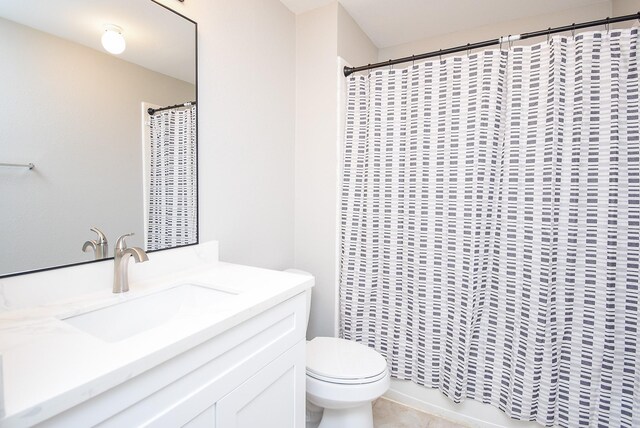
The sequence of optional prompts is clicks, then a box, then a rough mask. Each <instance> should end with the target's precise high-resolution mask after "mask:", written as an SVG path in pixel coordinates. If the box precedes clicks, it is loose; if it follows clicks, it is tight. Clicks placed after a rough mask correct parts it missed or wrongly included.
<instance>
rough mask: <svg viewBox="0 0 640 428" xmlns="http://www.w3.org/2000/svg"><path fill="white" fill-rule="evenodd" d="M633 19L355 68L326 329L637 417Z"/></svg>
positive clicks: (545, 409)
mask: <svg viewBox="0 0 640 428" xmlns="http://www.w3.org/2000/svg"><path fill="white" fill-rule="evenodd" d="M638 41H639V40H638V30H637V29H628V30H616V31H611V32H591V33H584V34H579V35H576V36H575V37H563V36H557V37H553V38H552V39H550V40H549V41H548V42H544V43H541V44H537V45H534V46H527V47H512V48H510V49H508V50H507V49H505V50H502V51H500V50H487V51H483V52H480V53H475V54H471V55H463V56H459V57H453V58H447V59H444V60H441V61H434V62H425V63H422V64H416V65H412V66H410V67H408V68H405V69H380V70H377V71H372V72H370V73H369V74H368V75H367V74H354V75H351V76H350V77H349V81H348V100H347V120H346V134H345V135H346V136H345V147H344V153H343V172H342V189H341V229H340V234H341V248H340V249H341V255H340V257H341V266H340V313H341V320H340V334H341V335H342V337H344V338H347V339H351V340H355V341H358V342H361V343H364V344H366V345H368V346H370V347H373V348H375V349H376V350H378V351H379V352H381V353H382V354H383V355H384V356H385V357H386V358H387V361H388V364H389V368H390V370H391V373H392V375H393V376H394V377H396V378H399V379H408V380H412V381H414V382H416V383H418V384H420V385H425V386H428V387H432V388H438V389H439V390H440V391H442V393H444V394H445V395H446V396H448V397H449V398H451V399H452V400H454V401H455V402H460V401H462V400H463V399H465V398H473V399H475V400H478V401H481V402H484V403H490V404H492V405H494V406H496V407H498V408H500V409H501V410H503V411H504V412H506V413H507V414H508V415H509V416H511V417H513V418H516V419H521V420H527V421H537V422H538V423H540V424H542V425H545V426H561V427H577V426H602V427H614V426H615V427H619V426H624V427H632V426H636V427H637V426H640V408H638V405H635V406H634V400H635V401H636V402H638V400H640V380H639V379H640V372H639V364H640V358H639V356H638V355H639V352H640V350H639V349H638V342H639V333H638V318H639V306H638V299H639V292H638V282H639V268H638V263H639V256H640V178H639V177H640V160H639V159H640V141H639V126H640V120H639V119H638V116H639V112H638V105H639V98H638V95H639V94H638V92H639V87H640V82H639V80H638Z"/></svg>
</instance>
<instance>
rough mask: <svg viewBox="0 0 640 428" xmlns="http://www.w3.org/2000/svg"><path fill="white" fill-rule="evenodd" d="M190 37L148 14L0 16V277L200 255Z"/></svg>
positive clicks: (146, 4) (95, 4) (11, 9)
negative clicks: (184, 252)
mask: <svg viewBox="0 0 640 428" xmlns="http://www.w3.org/2000/svg"><path fill="white" fill-rule="evenodd" d="M195 35H196V25H195V23H194V22H192V21H190V20H188V19H186V18H184V17H181V16H180V15H178V14H176V13H174V12H172V11H170V10H168V9H166V8H165V7H163V6H161V5H159V4H157V3H155V2H153V1H151V0H146V1H135V2H131V1H130V0H55V1H52V0H23V1H20V2H3V3H1V4H0V58H2V61H1V64H0V93H2V95H3V97H2V98H3V100H4V101H3V102H2V103H0V195H2V215H1V216H0V242H2V243H3V245H2V246H1V248H0V276H4V275H9V274H15V273H20V272H24V271H32V270H37V269H43V268H50V267H56V266H63V265H69V264H74V263H80V262H85V261H91V260H94V259H100V258H102V257H111V256H112V255H113V247H114V245H115V241H116V239H117V237H118V236H119V235H122V234H125V233H131V232H133V233H135V235H134V236H132V237H131V238H129V239H128V243H129V245H130V246H139V247H142V248H144V249H146V250H158V249H165V248H171V247H175V246H180V245H187V244H194V243H197V239H198V237H197V233H198V232H197V149H196V129H197V124H196V108H197V106H196V103H195V100H196V93H197V91H196V86H195V82H196V59H195V54H196V52H195ZM103 41H104V45H103ZM107 48H109V49H110V50H112V51H113V52H118V51H120V52H121V53H119V54H113V53H109V52H108V51H107V50H106V49H107ZM122 49H124V50H122ZM29 164H32V165H33V168H31V169H30V168H29V167H28V166H27V165H29Z"/></svg>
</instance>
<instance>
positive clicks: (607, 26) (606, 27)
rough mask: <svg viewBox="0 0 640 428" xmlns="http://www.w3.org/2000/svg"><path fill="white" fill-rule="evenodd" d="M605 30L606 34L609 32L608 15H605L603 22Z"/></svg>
mask: <svg viewBox="0 0 640 428" xmlns="http://www.w3.org/2000/svg"><path fill="white" fill-rule="evenodd" d="M604 28H605V30H607V34H609V17H608V16H607V22H606V23H605V24H604Z"/></svg>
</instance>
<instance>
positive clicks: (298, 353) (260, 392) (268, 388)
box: [215, 340, 305, 428]
mask: <svg viewBox="0 0 640 428" xmlns="http://www.w3.org/2000/svg"><path fill="white" fill-rule="evenodd" d="M304 352H305V341H304V340H302V341H300V342H298V344H297V345H295V346H294V347H292V348H291V349H289V350H288V351H287V352H285V353H284V354H282V355H281V356H280V357H278V358H277V359H276V360H274V361H273V362H271V363H270V364H269V365H267V366H266V367H265V368H263V369H262V370H260V371H259V372H258V373H256V374H255V375H254V376H253V377H251V378H250V379H248V380H247V381H246V382H244V383H243V384H242V385H240V386H239V387H238V388H236V389H234V390H233V391H232V392H231V393H229V394H227V395H225V396H224V397H223V398H222V399H220V401H218V402H217V403H216V409H215V413H216V427H218V428H255V427H261V428H300V427H304V425H305V413H304V409H305V354H304Z"/></svg>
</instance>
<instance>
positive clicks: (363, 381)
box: [307, 370, 387, 385]
mask: <svg viewBox="0 0 640 428" xmlns="http://www.w3.org/2000/svg"><path fill="white" fill-rule="evenodd" d="M386 375H387V372H386V371H382V372H380V374H378V375H377V376H372V377H367V378H361V379H342V378H335V377H329V376H322V375H319V374H317V373H313V372H312V371H309V370H307V376H310V377H312V378H314V379H318V380H321V381H323V382H329V383H335V384H338V385H361V384H366V383H373V382H377V381H379V380H380V379H383V378H384V377H385V376H386Z"/></svg>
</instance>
